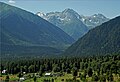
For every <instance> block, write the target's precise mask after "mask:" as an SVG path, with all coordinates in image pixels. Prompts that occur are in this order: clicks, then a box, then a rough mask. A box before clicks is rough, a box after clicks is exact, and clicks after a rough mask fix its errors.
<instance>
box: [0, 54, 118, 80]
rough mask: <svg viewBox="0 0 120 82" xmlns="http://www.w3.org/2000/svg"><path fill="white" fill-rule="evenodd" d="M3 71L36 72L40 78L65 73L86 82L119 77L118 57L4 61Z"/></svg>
mask: <svg viewBox="0 0 120 82" xmlns="http://www.w3.org/2000/svg"><path fill="white" fill-rule="evenodd" d="M4 69H6V70H7V73H8V74H20V73H22V72H26V73H36V72H37V73H39V75H40V76H42V75H43V73H45V72H61V73H65V72H66V73H68V74H72V75H73V79H74V80H75V79H76V77H79V78H80V79H81V80H86V77H87V76H88V77H92V80H93V81H98V80H101V81H105V80H106V79H107V80H108V81H113V80H114V79H113V74H115V75H119V77H120V55H107V56H92V57H82V58H80V57H72V58H67V57H64V58H42V59H41V58H33V59H32V58H31V59H29V58H28V59H27V58H24V59H17V60H11V61H7V60H5V61H3V62H2V63H1V70H4ZM69 81H70V80H69Z"/></svg>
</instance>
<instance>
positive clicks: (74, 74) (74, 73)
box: [73, 67, 78, 76]
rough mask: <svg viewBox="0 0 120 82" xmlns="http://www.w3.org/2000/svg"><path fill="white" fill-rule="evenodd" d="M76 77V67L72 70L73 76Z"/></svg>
mask: <svg viewBox="0 0 120 82" xmlns="http://www.w3.org/2000/svg"><path fill="white" fill-rule="evenodd" d="M77 75H78V70H77V68H76V67H74V68H73V76H77Z"/></svg>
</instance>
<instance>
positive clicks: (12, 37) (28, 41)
mask: <svg viewBox="0 0 120 82" xmlns="http://www.w3.org/2000/svg"><path fill="white" fill-rule="evenodd" d="M0 20H1V22H0V26H1V27H0V36H1V40H0V44H1V45H2V46H0V47H1V48H2V52H3V53H6V52H7V54H9V53H14V52H16V53H19V54H20V53H29V54H30V52H32V54H34V53H37V52H38V53H39V54H53V53H54V52H55V53H56V52H59V51H60V50H64V49H65V48H66V47H67V46H68V45H71V44H72V43H73V42H74V39H73V38H72V37H70V36H69V35H68V34H67V33H65V32H64V31H63V30H61V29H60V28H58V27H57V26H55V25H53V24H51V23H49V22H48V21H46V20H44V19H42V18H41V17H39V16H37V15H35V14H33V13H30V12H28V11H25V10H22V9H20V8H17V7H14V6H10V5H8V4H5V3H2V2H0ZM16 46H17V47H16ZM35 48H37V51H36V50H35ZM16 50H17V51H16ZM34 50H35V51H34Z"/></svg>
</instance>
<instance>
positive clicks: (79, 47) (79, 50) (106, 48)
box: [64, 16, 120, 56]
mask: <svg viewBox="0 0 120 82" xmlns="http://www.w3.org/2000/svg"><path fill="white" fill-rule="evenodd" d="M111 53H120V16H118V17H116V18H114V19H112V20H110V21H108V22H105V23H103V24H102V25H100V26H97V27H96V28H94V29H92V30H90V31H89V32H88V33H87V34H85V35H84V36H83V37H82V38H80V39H79V40H78V41H77V42H75V43H74V44H73V45H71V46H70V47H69V48H68V49H67V50H66V51H65V53H64V54H66V55H79V56H85V55H87V56H88V55H105V54H111Z"/></svg>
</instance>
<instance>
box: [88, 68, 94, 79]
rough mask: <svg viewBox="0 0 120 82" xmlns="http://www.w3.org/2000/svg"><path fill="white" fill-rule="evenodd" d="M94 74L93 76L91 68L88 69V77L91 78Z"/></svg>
mask: <svg viewBox="0 0 120 82" xmlns="http://www.w3.org/2000/svg"><path fill="white" fill-rule="evenodd" d="M92 74H93V72H92V69H91V68H89V69H88V76H89V77H91V76H92Z"/></svg>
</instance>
